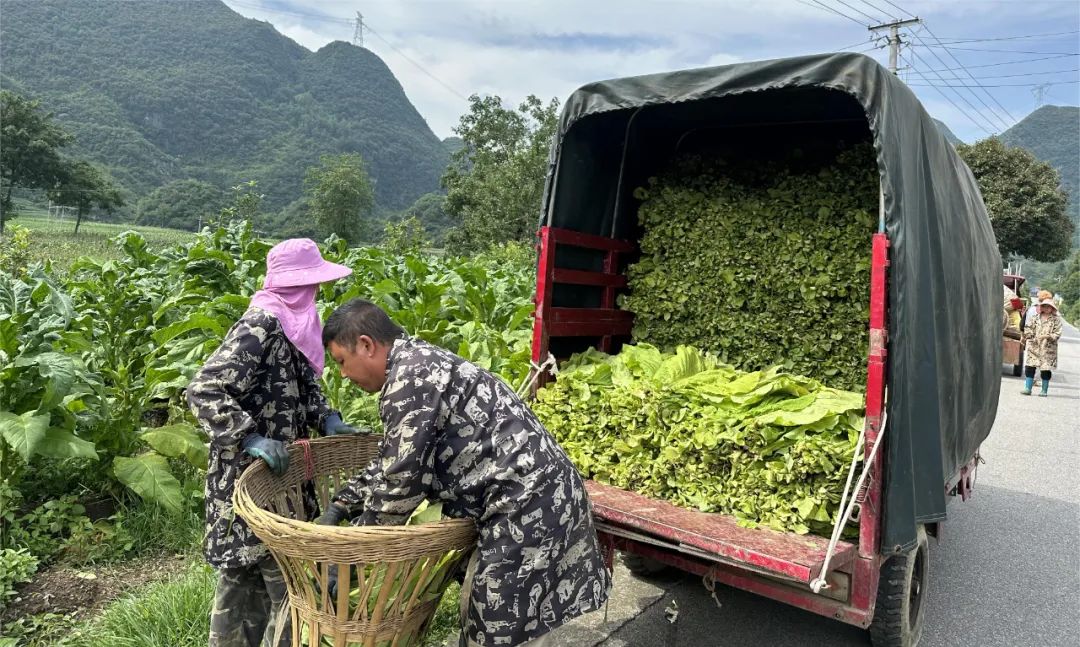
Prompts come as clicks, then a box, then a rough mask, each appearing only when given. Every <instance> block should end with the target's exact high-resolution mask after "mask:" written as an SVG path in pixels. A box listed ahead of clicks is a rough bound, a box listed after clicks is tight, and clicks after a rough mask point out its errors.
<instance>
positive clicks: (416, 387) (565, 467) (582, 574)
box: [336, 339, 611, 646]
mask: <svg viewBox="0 0 1080 647" xmlns="http://www.w3.org/2000/svg"><path fill="white" fill-rule="evenodd" d="M387 365H388V370H387V379H386V385H385V386H384V387H383V389H382V393H381V394H380V397H379V415H380V417H381V419H382V423H383V428H384V430H385V434H386V435H385V437H384V439H383V442H382V447H381V452H380V454H381V455H380V457H379V458H376V459H375V461H374V462H373V464H372V465H371V466H369V468H368V470H367V471H366V473H365V474H364V475H362V476H360V477H358V478H355V479H354V480H353V481H351V482H350V483H349V484H347V485H346V487H345V488H343V489H342V491H341V492H339V493H338V495H337V497H336V500H337V501H339V502H341V503H343V504H345V505H348V506H350V507H353V508H354V510H357V511H358V512H359V515H360V516H359V517H358V519H356V520H355V523H359V524H365V525H371V524H380V525H392V524H402V523H404V522H405V521H406V520H407V518H408V516H409V514H410V513H411V512H412V511H413V510H414V509H415V508H416V507H417V505H419V504H420V502H421V501H423V500H425V499H431V500H435V501H441V502H442V504H443V513H444V514H447V515H449V516H451V517H458V518H471V519H475V520H476V523H477V527H478V529H479V533H480V539H479V546H478V549H479V551H480V561H479V565H478V568H477V572H476V577H475V579H474V580H473V593H472V600H471V602H470V604H469V623H468V625H469V631H468V638H469V639H470V640H472V641H474V642H475V643H477V644H479V645H485V646H487V645H518V644H521V643H523V642H526V641H528V640H531V639H533V638H536V637H539V636H540V635H542V634H545V633H547V632H548V631H550V630H552V629H555V628H556V627H558V626H560V625H561V624H563V623H564V622H566V621H568V620H570V619H572V618H574V617H576V616H579V615H581V614H583V613H585V612H587V611H591V610H593V609H596V608H598V607H600V606H601V605H602V604H603V603H604V601H605V600H606V599H607V596H608V591H609V589H610V587H611V578H610V574H609V573H608V571H607V569H606V567H605V566H604V562H603V557H602V555H601V552H600V546H599V543H598V541H597V537H596V530H595V529H594V528H593V524H592V510H591V507H590V505H589V500H588V497H587V495H586V493H585V485H584V482H583V481H582V479H581V476H580V475H579V474H578V472H577V470H576V469H575V468H574V466H573V464H571V463H570V460H569V459H568V458H567V457H566V454H565V453H564V452H563V450H562V448H560V447H559V445H558V444H557V443H556V442H555V440H554V438H553V437H552V436H551V434H549V433H548V432H547V430H545V429H544V427H543V426H542V425H541V424H540V422H539V421H538V420H537V419H536V417H535V416H534V415H533V413H532V412H531V411H530V410H529V408H528V407H527V406H526V405H525V403H524V402H522V401H521V399H520V398H518V397H517V395H516V394H515V393H514V392H513V391H512V390H511V389H510V388H509V387H508V386H507V385H506V384H505V383H503V382H502V381H501V380H499V379H498V378H496V377H495V376H493V375H492V374H491V373H488V372H487V371H485V370H483V369H480V368H477V367H476V366H474V365H473V364H470V363H469V362H466V361H465V360H463V359H461V358H460V357H458V356H456V355H454V354H452V353H450V352H448V351H445V350H443V349H441V348H438V347H436V346H432V345H431V344H428V343H426V342H423V341H419V340H415V339H399V340H397V341H395V342H394V346H393V349H392V350H391V351H390V356H389V359H388V361H387Z"/></svg>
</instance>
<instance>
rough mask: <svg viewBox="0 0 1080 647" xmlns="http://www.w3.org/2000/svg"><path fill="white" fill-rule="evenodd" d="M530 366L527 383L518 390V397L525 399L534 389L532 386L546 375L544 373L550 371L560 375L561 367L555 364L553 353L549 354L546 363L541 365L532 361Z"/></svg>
mask: <svg viewBox="0 0 1080 647" xmlns="http://www.w3.org/2000/svg"><path fill="white" fill-rule="evenodd" d="M529 366H530V367H531V368H530V369H529V375H528V376H527V377H526V379H525V381H524V382H523V383H522V384H521V386H519V387H518V388H517V391H516V393H517V395H518V397H524V396H525V394H526V393H528V391H529V389H531V388H532V385H533V384H535V383H536V380H537V379H538V378H539V377H540V376H541V375H542V374H543V373H544V371H547V370H550V371H551V374H552V375H558V374H559V366H558V364H557V363H556V362H555V356H554V355H552V354H551V353H548V354H547V357H546V358H545V359H544V361H543V362H541V363H539V364H537V363H536V362H534V361H532V360H530V361H529Z"/></svg>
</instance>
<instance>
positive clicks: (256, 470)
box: [233, 435, 476, 647]
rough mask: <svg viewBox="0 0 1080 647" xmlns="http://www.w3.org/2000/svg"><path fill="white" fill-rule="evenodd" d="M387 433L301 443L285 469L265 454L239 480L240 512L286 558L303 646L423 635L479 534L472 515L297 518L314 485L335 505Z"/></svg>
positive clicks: (375, 643) (397, 642) (416, 639)
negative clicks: (387, 522)
mask: <svg viewBox="0 0 1080 647" xmlns="http://www.w3.org/2000/svg"><path fill="white" fill-rule="evenodd" d="M380 439H381V436H370V435H366V436H348V437H337V438H320V439H318V440H312V441H310V443H296V444H294V445H293V446H292V447H290V448H289V458H290V460H289V469H288V471H286V472H285V474H284V475H282V476H280V477H278V476H274V474H273V473H272V472H271V471H270V470H269V469H268V468H267V466H266V463H264V462H263V461H257V462H256V463H254V464H253V465H252V466H251V467H249V468H248V469H247V470H245V472H244V473H243V474H242V475H241V476H240V479H239V480H238V481H237V484H236V493H235V495H234V498H233V501H234V505H235V507H236V512H237V513H238V514H239V515H240V516H241V517H242V518H243V519H244V520H245V521H246V522H247V523H248V525H249V526H250V527H251V529H252V530H253V531H254V532H255V534H256V535H257V536H258V537H259V539H261V540H262V541H263V542H264V543H265V544H266V545H267V546H268V547H269V548H270V552H271V553H272V554H273V556H274V559H276V560H277V562H278V564H280V565H281V571H282V574H283V575H284V578H285V584H286V586H287V587H288V591H289V610H288V614H289V617H291V619H292V629H291V634H292V644H293V645H294V646H299V645H312V646H316V647H321V646H323V645H327V646H333V647H410V646H413V645H419V644H420V642H421V639H422V637H423V635H424V631H425V630H426V629H427V626H428V623H429V622H430V621H431V619H432V617H433V616H434V614H435V609H436V608H437V607H438V604H439V598H440V597H442V594H443V591H445V590H446V586H447V584H449V583H450V581H451V580H452V577H453V575H454V571H455V569H456V568H457V566H458V564H459V563H460V562H461V560H462V559H463V558H465V557H467V556H468V554H469V552H470V551H471V550H472V548H473V546H474V545H475V543H476V529H475V526H474V524H473V522H472V521H468V520H462V519H457V520H450V521H446V520H444V521H438V522H434V523H427V524H422V525H417V526H378V527H373V526H367V527H363V526H361V527H331V526H319V525H316V524H313V523H308V522H305V521H298V520H297V519H306V518H308V517H310V516H313V515H312V512H313V511H312V510H310V509H307V508H308V507H310V503H305V501H308V502H310V500H311V497H310V495H311V494H312V493H314V495H315V497H316V498H317V500H318V501H319V504H320V506H323V507H325V506H326V505H327V503H328V501H329V500H330V497H332V496H333V494H334V493H335V492H336V491H337V490H338V489H339V488H340V487H341V486H342V485H344V483H345V482H346V481H347V480H348V478H349V477H351V476H353V475H354V474H357V473H359V472H360V471H362V470H363V469H364V468H365V467H366V466H367V465H368V463H369V462H370V461H371V459H372V458H374V457H375V456H377V455H378V451H379V440H380ZM312 488H313V489H314V492H312ZM332 567H336V568H337V572H338V573H339V576H338V582H339V586H338V587H337V592H336V595H335V596H331V595H330V594H329V592H328V591H327V590H326V587H325V586H324V585H323V583H324V582H326V581H328V579H329V573H330V572H331V570H330V569H331V568H332ZM346 574H348V578H346ZM346 582H348V583H349V585H348V586H346V585H345V583H346Z"/></svg>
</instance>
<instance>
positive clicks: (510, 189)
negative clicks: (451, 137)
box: [442, 95, 559, 252]
mask: <svg viewBox="0 0 1080 647" xmlns="http://www.w3.org/2000/svg"><path fill="white" fill-rule="evenodd" d="M469 103H470V105H469V112H468V113H466V114H465V115H463V116H462V117H461V122H460V123H459V124H458V126H457V127H455V128H454V132H455V133H457V134H458V135H461V138H462V140H463V146H462V148H461V149H460V150H459V151H457V152H456V153H454V155H453V156H452V158H451V162H450V166H449V168H447V170H446V173H445V174H444V175H443V179H442V183H443V186H444V187H445V188H446V192H447V193H446V203H445V206H444V207H443V208H444V209H445V211H446V213H448V214H450V215H451V216H452V217H453V218H454V219H455V220H456V221H457V222H458V228H457V229H456V230H454V231H453V232H451V233H450V234H448V235H447V239H446V245H447V247H448V248H449V249H452V250H453V251H454V252H462V251H475V250H482V249H485V248H487V247H490V246H492V245H497V244H499V243H504V242H506V241H511V240H516V241H527V240H531V239H532V237H533V236H534V234H535V233H536V226H537V222H538V221H539V217H540V207H541V204H540V202H541V196H542V194H543V190H544V178H545V176H546V174H547V162H548V152H549V149H550V146H551V139H552V136H553V135H554V133H555V127H556V125H557V123H558V109H559V102H558V101H557V100H556V99H552V100H551V101H550V102H549V103H547V104H544V103H543V102H542V101H541V100H540V99H538V98H537V97H535V96H533V95H529V97H528V98H527V99H526V100H525V101H524V102H522V104H521V105H520V106H518V108H517V109H516V110H514V109H510V108H506V107H504V106H503V104H502V99H500V98H499V97H497V96H487V97H483V98H481V97H480V96H478V95H473V96H472V97H470V98H469Z"/></svg>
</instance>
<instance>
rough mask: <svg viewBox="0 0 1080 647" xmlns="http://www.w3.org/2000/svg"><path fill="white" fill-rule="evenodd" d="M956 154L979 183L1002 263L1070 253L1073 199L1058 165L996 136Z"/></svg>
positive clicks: (960, 148)
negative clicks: (1069, 210) (1069, 207)
mask: <svg viewBox="0 0 1080 647" xmlns="http://www.w3.org/2000/svg"><path fill="white" fill-rule="evenodd" d="M956 151H957V152H958V153H959V154H960V157H961V158H963V160H964V161H965V162H966V163H967V165H968V166H969V167H970V168H971V172H972V173H973V174H974V175H975V179H976V181H977V182H978V183H979V190H980V191H981V192H982V196H983V201H984V202H985V203H986V209H987V211H989V212H990V222H991V223H992V224H993V226H994V235H996V236H997V241H998V248H999V249H1000V250H1001V258H1002V259H1008V258H1010V257H1013V256H1026V257H1028V258H1033V259H1035V260H1038V261H1060V260H1062V259H1063V258H1065V257H1066V256H1067V255H1068V254H1069V250H1070V249H1071V247H1072V245H1071V236H1072V231H1073V224H1072V222H1071V221H1070V220H1069V217H1068V215H1067V213H1066V208H1067V204H1068V195H1066V193H1065V192H1064V191H1063V190H1062V189H1061V177H1060V176H1059V175H1058V172H1057V170H1055V169H1054V167H1053V166H1051V165H1050V164H1048V163H1046V162H1041V161H1039V160H1038V159H1036V158H1035V156H1034V155H1032V154H1031V152H1029V151H1028V150H1026V149H1023V148H1015V147H1009V146H1006V145H1005V144H1003V143H1001V140H999V139H997V138H995V137H990V138H987V139H984V140H982V141H979V142H976V143H975V144H973V145H967V144H960V145H959V146H957V147H956Z"/></svg>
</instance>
